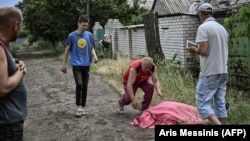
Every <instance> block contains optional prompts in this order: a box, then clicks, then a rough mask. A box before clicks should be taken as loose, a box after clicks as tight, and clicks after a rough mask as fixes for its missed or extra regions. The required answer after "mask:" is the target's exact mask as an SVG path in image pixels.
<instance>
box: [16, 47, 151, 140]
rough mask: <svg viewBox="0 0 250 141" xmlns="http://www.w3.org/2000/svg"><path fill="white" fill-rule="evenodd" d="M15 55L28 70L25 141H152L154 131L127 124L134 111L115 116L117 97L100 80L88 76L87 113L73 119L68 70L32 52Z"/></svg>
mask: <svg viewBox="0 0 250 141" xmlns="http://www.w3.org/2000/svg"><path fill="white" fill-rule="evenodd" d="M17 55H18V57H19V58H20V59H21V60H24V61H25V63H26V66H27V69H28V73H27V75H26V76H25V83H26V85H27V90H28V117H27V119H26V121H25V123H24V136H25V141H154V129H141V128H139V127H136V126H132V125H130V124H129V123H130V122H132V121H133V119H134V117H136V116H137V115H138V111H136V110H134V109H132V107H131V106H126V107H125V111H126V113H125V114H124V115H120V114H118V113H117V107H116V102H117V99H118V94H117V93H116V92H115V91H114V90H113V89H112V88H111V87H110V86H109V85H107V84H106V83H105V82H104V81H103V80H102V78H101V77H99V76H96V75H93V74H91V75H90V80H89V88H88V97H87V107H86V110H87V114H86V115H85V116H84V117H81V118H76V117H75V108H76V107H75V84H74V79H73V75H72V71H71V68H68V73H67V74H63V73H62V72H60V65H61V61H60V60H59V59H58V58H54V57H50V56H46V55H45V54H42V53H41V52H37V51H34V50H32V49H31V50H27V49H26V50H21V51H19V52H18V54H17ZM121 87H122V85H121Z"/></svg>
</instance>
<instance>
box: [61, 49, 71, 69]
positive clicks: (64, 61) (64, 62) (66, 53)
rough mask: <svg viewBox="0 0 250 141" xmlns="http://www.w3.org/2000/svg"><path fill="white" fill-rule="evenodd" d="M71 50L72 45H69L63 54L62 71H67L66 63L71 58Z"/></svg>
mask: <svg viewBox="0 0 250 141" xmlns="http://www.w3.org/2000/svg"><path fill="white" fill-rule="evenodd" d="M69 51H70V46H68V45H67V46H66V48H65V51H64V54H63V61H62V66H61V71H62V72H63V73H67V67H66V63H67V61H68V58H69Z"/></svg>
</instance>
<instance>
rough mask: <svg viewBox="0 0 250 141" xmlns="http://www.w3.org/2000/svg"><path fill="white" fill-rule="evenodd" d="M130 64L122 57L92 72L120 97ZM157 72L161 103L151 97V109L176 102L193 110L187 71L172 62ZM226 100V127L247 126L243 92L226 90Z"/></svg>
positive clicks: (191, 80) (248, 119)
mask: <svg viewBox="0 0 250 141" xmlns="http://www.w3.org/2000/svg"><path fill="white" fill-rule="evenodd" d="M130 62H131V60H130V59H128V58H123V57H117V59H116V60H112V59H103V60H101V61H100V62H99V63H97V64H94V65H93V66H92V67H91V72H92V73H95V74H98V75H100V76H102V77H103V78H104V80H105V81H106V82H107V83H108V84H110V86H111V87H113V88H114V89H115V90H116V91H117V92H118V93H119V94H120V95H122V94H123V86H122V72H123V71H124V69H125V68H126V67H127V66H128V65H129V63H130ZM157 68H158V77H159V79H160V82H161V88H162V92H163V93H164V99H160V98H158V97H157V96H156V94H154V97H153V100H152V103H151V105H155V104H157V103H160V102H162V101H176V102H182V103H186V104H190V105H193V106H195V87H196V83H197V78H194V77H193V75H192V74H191V73H190V72H189V71H188V70H183V69H181V68H180V67H179V66H178V65H176V64H173V63H172V62H171V61H163V62H160V63H159V64H158V67H157ZM142 96H143V93H142V91H140V90H139V91H138V92H137V96H136V98H138V100H141V99H142ZM226 100H227V102H229V103H230V108H229V110H228V120H227V124H249V123H250V116H249V115H250V110H249V106H250V104H249V100H250V99H249V97H247V95H246V94H245V93H244V92H242V91H237V90H234V89H231V88H228V91H227V96H226Z"/></svg>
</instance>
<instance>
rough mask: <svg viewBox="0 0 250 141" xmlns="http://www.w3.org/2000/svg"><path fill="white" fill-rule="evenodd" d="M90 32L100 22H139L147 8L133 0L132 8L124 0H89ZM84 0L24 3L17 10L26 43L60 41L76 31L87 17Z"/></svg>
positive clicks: (38, 0)
mask: <svg viewBox="0 0 250 141" xmlns="http://www.w3.org/2000/svg"><path fill="white" fill-rule="evenodd" d="M89 2H90V8H89V9H90V12H89V13H90V14H89V16H90V17H89V18H90V30H91V29H92V27H93V25H94V23H95V22H96V21H99V22H100V23H101V24H102V25H105V24H106V22H107V20H108V19H119V20H120V21H121V22H122V24H124V25H127V24H135V23H140V22H142V18H141V17H142V15H143V14H144V13H145V12H147V10H146V9H144V8H141V7H139V1H138V0H135V1H134V5H133V6H132V7H131V6H130V5H129V4H128V3H127V0H90V1H89ZM86 5H87V0H78V1H74V2H72V1H71V0H53V1H52V0H23V2H22V3H19V4H18V7H19V8H21V9H22V10H23V15H24V25H25V28H26V29H28V30H29V34H30V37H29V41H30V42H31V43H32V42H36V41H38V40H47V41H50V42H52V43H53V46H55V43H56V42H57V41H63V40H65V39H66V38H67V35H68V34H69V33H70V32H72V31H73V30H75V29H76V28H77V19H78V17H79V16H80V15H86V14H87V6H86Z"/></svg>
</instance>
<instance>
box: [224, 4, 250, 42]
mask: <svg viewBox="0 0 250 141" xmlns="http://www.w3.org/2000/svg"><path fill="white" fill-rule="evenodd" d="M249 17H250V3H248V4H245V5H243V6H242V7H241V8H240V9H239V11H238V13H236V15H233V16H231V17H229V18H226V19H225V20H224V23H225V25H226V27H227V28H229V29H231V30H233V29H234V28H235V23H237V24H240V26H238V27H237V29H236V33H235V35H236V36H238V37H239V36H250V25H249V23H250V18H249Z"/></svg>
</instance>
